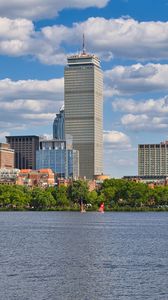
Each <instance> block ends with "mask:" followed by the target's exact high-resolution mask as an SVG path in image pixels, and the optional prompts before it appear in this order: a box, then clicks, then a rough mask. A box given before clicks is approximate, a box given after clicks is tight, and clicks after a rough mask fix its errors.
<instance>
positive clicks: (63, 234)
mask: <svg viewBox="0 0 168 300" xmlns="http://www.w3.org/2000/svg"><path fill="white" fill-rule="evenodd" d="M167 228H168V213H105V214H100V213H86V214H80V213H78V212H74V213H73V212H32V213H31V212H30V213H29V212H27V213H24V212H13V213H12V212H11V213H0V230H1V233H0V299H1V300H8V299H9V300H15V299H16V300H24V299H25V300H27V299H31V300H34V299H36V300H47V299H50V300H55V299H56V300H57V299H58V300H106V299H109V300H112V299H114V300H116V299H123V300H127V299H133V300H134V299H147V300H149V299H152V300H154V299H160V300H167V299H168V285H167V274H168V230H167Z"/></svg>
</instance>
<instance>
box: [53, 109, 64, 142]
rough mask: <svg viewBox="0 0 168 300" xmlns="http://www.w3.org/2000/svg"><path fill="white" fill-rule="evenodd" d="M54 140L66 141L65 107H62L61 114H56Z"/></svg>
mask: <svg viewBox="0 0 168 300" xmlns="http://www.w3.org/2000/svg"><path fill="white" fill-rule="evenodd" d="M53 138H54V139H57V140H64V139H65V132H64V107H61V109H60V111H59V114H56V118H55V119H54V123H53Z"/></svg>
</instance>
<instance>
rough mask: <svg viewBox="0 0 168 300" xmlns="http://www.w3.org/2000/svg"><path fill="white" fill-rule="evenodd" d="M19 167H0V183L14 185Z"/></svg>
mask: <svg viewBox="0 0 168 300" xmlns="http://www.w3.org/2000/svg"><path fill="white" fill-rule="evenodd" d="M19 172H20V170H19V169H9V168H2V169H0V184H5V185H14V184H17V178H18V176H19Z"/></svg>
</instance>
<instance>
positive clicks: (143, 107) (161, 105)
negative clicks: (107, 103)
mask: <svg viewBox="0 0 168 300" xmlns="http://www.w3.org/2000/svg"><path fill="white" fill-rule="evenodd" d="M112 106H113V109H114V110H115V111H120V112H124V113H126V112H128V113H148V114H155V115H156V114H157V115H158V114H159V115H162V114H168V96H165V97H163V98H159V99H152V98H151V99H148V100H138V101H135V100H133V99H126V98H125V99H124V98H118V99H115V100H114V101H113V103H112Z"/></svg>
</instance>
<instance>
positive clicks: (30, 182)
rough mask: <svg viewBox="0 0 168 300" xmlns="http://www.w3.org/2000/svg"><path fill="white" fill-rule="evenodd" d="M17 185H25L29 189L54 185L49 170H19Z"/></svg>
mask: <svg viewBox="0 0 168 300" xmlns="http://www.w3.org/2000/svg"><path fill="white" fill-rule="evenodd" d="M17 184H19V185H26V186H29V187H33V186H39V187H46V186H53V185H54V184H55V177H54V173H53V171H52V170H51V169H40V170H31V169H23V170H20V172H19V175H18V179H17Z"/></svg>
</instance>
